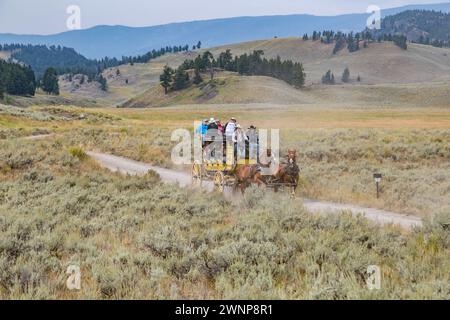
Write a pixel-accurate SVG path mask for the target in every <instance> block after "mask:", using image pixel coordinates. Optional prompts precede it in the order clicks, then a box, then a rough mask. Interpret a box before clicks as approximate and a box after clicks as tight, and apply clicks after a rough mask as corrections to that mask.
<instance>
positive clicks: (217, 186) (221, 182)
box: [213, 171, 225, 192]
mask: <svg viewBox="0 0 450 320" xmlns="http://www.w3.org/2000/svg"><path fill="white" fill-rule="evenodd" d="M213 182H214V190H216V191H219V192H223V191H224V189H225V175H224V174H223V172H222V171H217V172H216V173H215V174H214V179H213Z"/></svg>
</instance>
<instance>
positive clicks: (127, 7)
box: [0, 0, 444, 34]
mask: <svg viewBox="0 0 450 320" xmlns="http://www.w3.org/2000/svg"><path fill="white" fill-rule="evenodd" d="M437 2H444V1H439V0H389V1H388V0H315V1H311V0H225V1H224V0H221V1H214V0H0V33H5V32H9V33H20V34H25V33H26V34H51V33H58V32H63V31H67V27H66V20H67V18H68V16H69V15H68V14H67V13H66V9H67V7H68V6H69V5H78V6H79V7H80V9H81V26H82V28H89V27H92V26H95V25H100V24H107V25H116V24H120V25H127V26H150V25H158V24H164V23H170V22H180V21H190V20H203V19H213V18H225V17H236V16H258V15H274V14H294V13H309V14H315V15H335V14H341V13H354V12H365V11H366V8H367V7H368V5H370V4H375V5H378V6H379V7H381V8H390V7H397V6H402V5H407V4H426V3H437Z"/></svg>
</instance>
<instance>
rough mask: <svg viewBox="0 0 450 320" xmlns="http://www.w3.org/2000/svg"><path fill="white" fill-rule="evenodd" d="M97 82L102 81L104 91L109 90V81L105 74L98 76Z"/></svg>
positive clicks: (101, 86) (101, 87) (101, 85)
mask: <svg viewBox="0 0 450 320" xmlns="http://www.w3.org/2000/svg"><path fill="white" fill-rule="evenodd" d="M97 82H98V83H100V89H102V91H108V82H107V81H106V79H105V77H103V75H99V76H98V79H97Z"/></svg>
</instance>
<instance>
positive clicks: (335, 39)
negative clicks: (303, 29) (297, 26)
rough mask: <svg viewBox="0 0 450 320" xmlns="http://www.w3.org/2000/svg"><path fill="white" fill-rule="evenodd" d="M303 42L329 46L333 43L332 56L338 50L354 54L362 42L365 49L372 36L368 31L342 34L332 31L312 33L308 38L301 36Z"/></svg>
mask: <svg viewBox="0 0 450 320" xmlns="http://www.w3.org/2000/svg"><path fill="white" fill-rule="evenodd" d="M303 40H305V41H307V40H312V41H318V40H320V41H321V42H322V43H325V44H331V43H334V44H335V46H334V49H333V54H336V53H338V52H339V51H340V50H342V49H344V48H347V49H348V50H349V51H350V52H355V51H358V50H359V49H360V43H361V42H363V46H364V47H367V45H368V42H370V41H372V40H373V39H372V34H371V33H370V32H368V31H363V32H358V33H355V34H354V33H353V32H350V33H343V32H340V31H338V32H335V31H333V30H326V31H314V32H313V33H312V36H311V37H309V36H308V34H304V35H303Z"/></svg>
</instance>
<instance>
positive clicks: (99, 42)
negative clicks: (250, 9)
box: [0, 4, 450, 58]
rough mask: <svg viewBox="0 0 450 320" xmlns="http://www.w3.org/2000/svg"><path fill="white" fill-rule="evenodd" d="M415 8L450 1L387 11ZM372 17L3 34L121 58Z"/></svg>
mask: <svg viewBox="0 0 450 320" xmlns="http://www.w3.org/2000/svg"><path fill="white" fill-rule="evenodd" d="M414 9H421V10H436V11H442V12H450V4H430V5H412V6H405V7H399V8H392V9H386V10H383V11H382V16H389V15H393V14H396V13H399V12H402V11H405V10H414ZM367 18H368V14H366V13H360V14H347V15H339V16H313V15H307V14H297V15H287V16H261V17H237V18H228V19H216V20H205V21H193V22H182V23H173V24H167V25H160V26H151V27H140V28H132V27H125V26H97V27H93V28H90V29H85V30H76V31H69V32H64V33H60V34H55V35H48V36H41V35H14V34H0V43H22V44H46V45H61V46H65V47H69V48H74V49H75V50H77V52H79V53H81V54H83V55H84V56H86V57H88V58H103V57H105V56H108V57H116V58H121V57H122V56H123V55H137V54H142V53H145V52H147V51H150V50H151V49H159V48H160V47H165V46H171V45H179V44H185V43H187V44H191V43H197V41H199V40H201V41H202V43H203V45H204V47H213V46H220V45H224V44H231V43H239V42H246V41H251V40H259V39H270V38H273V37H275V36H277V37H280V38H283V37H292V36H300V35H302V34H304V33H311V32H312V31H314V30H341V31H346V32H348V31H352V30H353V31H361V30H363V29H364V28H365V27H366V20H367ZM94 44H95V45H94Z"/></svg>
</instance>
